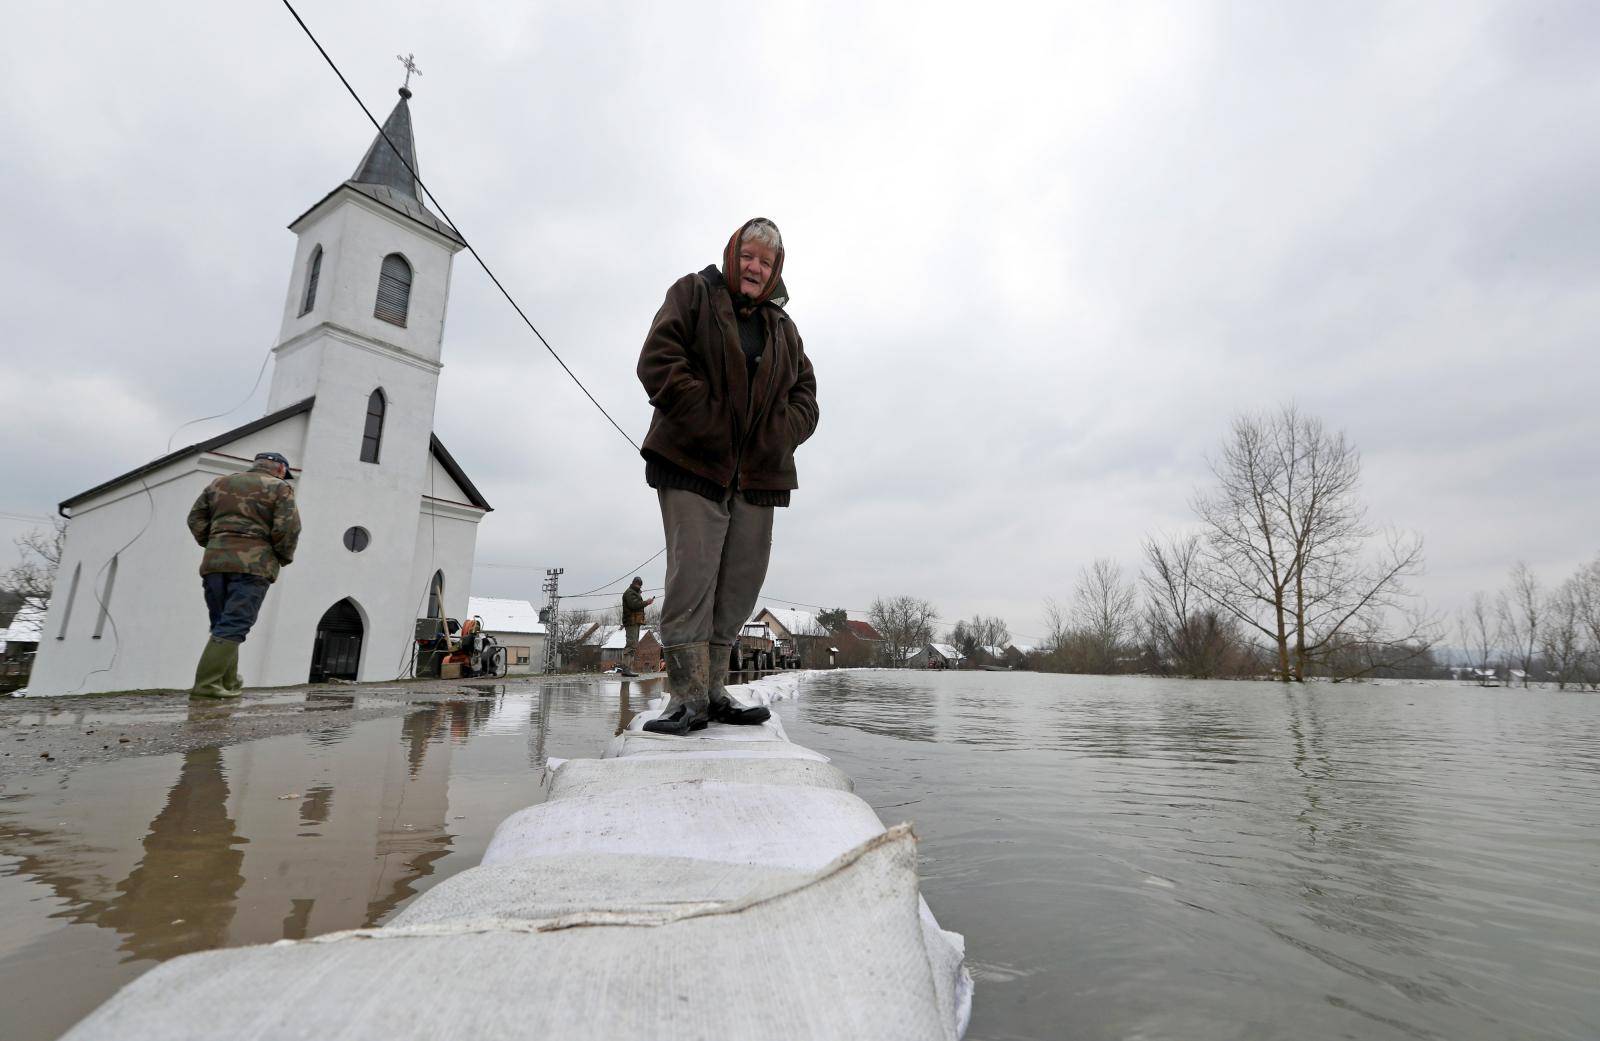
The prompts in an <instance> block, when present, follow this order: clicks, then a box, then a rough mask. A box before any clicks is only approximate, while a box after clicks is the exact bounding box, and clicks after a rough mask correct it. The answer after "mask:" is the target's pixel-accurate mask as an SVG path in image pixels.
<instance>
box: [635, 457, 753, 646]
mask: <svg viewBox="0 0 1600 1041" xmlns="http://www.w3.org/2000/svg"><path fill="white" fill-rule="evenodd" d="M656 497H657V498H658V499H660V501H661V524H662V528H663V529H664V530H665V531H666V536H667V588H666V594H665V595H666V602H665V604H664V605H663V606H662V608H661V643H662V644H663V646H667V647H677V646H681V645H683V644H691V643H715V644H722V645H723V646H724V647H726V646H729V645H731V644H733V643H734V642H735V641H736V640H738V638H739V629H740V627H742V626H743V625H744V623H745V622H747V621H749V620H750V612H751V611H753V610H755V606H756V598H757V597H758V596H760V595H761V583H762V582H763V581H765V580H766V577H767V558H768V557H769V556H771V554H772V510H773V508H772V507H771V506H752V505H750V504H749V503H747V502H745V501H744V498H743V497H742V496H739V495H735V496H733V497H732V498H730V499H728V500H727V501H725V502H712V501H711V500H710V499H707V498H705V497H704V496H702V495H696V494H695V493H694V492H690V491H684V490H682V489H679V488H662V489H660V490H658V491H657V492H656Z"/></svg>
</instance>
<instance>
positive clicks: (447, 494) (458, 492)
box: [423, 452, 472, 505]
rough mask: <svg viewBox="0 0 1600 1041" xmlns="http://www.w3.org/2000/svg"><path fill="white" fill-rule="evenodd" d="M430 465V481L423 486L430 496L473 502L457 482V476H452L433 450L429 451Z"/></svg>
mask: <svg viewBox="0 0 1600 1041" xmlns="http://www.w3.org/2000/svg"><path fill="white" fill-rule="evenodd" d="M428 466H429V469H428V483H427V484H426V485H424V486H423V490H424V491H425V492H426V493H427V494H428V495H429V496H431V497H432V498H435V499H443V500H445V501H446V502H454V503H460V504H462V505H469V504H470V503H471V501H472V500H471V498H470V497H469V496H468V495H467V493H466V491H465V490H464V489H463V488H462V487H461V486H460V485H459V484H457V483H456V481H455V478H453V477H451V476H450V471H448V470H446V469H445V468H444V466H443V465H441V464H440V462H439V457H438V456H436V455H434V454H433V453H432V452H429V453H428Z"/></svg>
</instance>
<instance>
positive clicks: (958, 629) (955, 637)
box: [950, 614, 1011, 659]
mask: <svg viewBox="0 0 1600 1041" xmlns="http://www.w3.org/2000/svg"><path fill="white" fill-rule="evenodd" d="M1010 642H1011V629H1010V627H1009V626H1007V625H1006V621H1005V619H1004V618H998V617H997V618H985V617H984V616H983V615H981V614H977V615H973V616H972V620H971V621H961V622H957V623H956V624H955V628H953V629H951V630H950V643H951V644H953V645H954V646H955V648H956V650H958V651H960V652H961V653H962V654H965V655H966V656H967V657H968V658H974V657H975V656H976V655H977V654H978V652H979V651H982V652H984V653H985V654H988V655H989V656H990V657H993V658H996V659H999V658H1001V657H1003V656H1004V653H1005V645H1006V644H1007V643H1010ZM990 647H993V648H996V652H991V651H989V648H990ZM997 652H998V653H997Z"/></svg>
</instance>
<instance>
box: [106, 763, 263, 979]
mask: <svg viewBox="0 0 1600 1041" xmlns="http://www.w3.org/2000/svg"><path fill="white" fill-rule="evenodd" d="M245 843H246V840H245V839H242V838H240V836H239V833H238V829H237V826H236V825H235V823H234V820H233V818H232V817H231V816H229V814H228V782H227V779H226V778H225V777H224V776H223V773H222V750H221V749H219V748H200V749H196V750H194V751H192V752H186V753H184V755H183V767H182V769H181V770H180V771H179V773H178V780H177V783H175V784H174V785H173V786H172V790H171V791H170V792H168V793H167V803H166V805H165V806H163V807H162V808H161V812H160V813H158V814H156V818H155V820H153V821H151V822H150V831H149V834H147V835H146V836H145V838H144V843H143V846H144V856H143V857H142V858H141V859H140V860H139V863H138V865H137V866H136V867H135V868H134V869H133V871H131V872H130V873H129V874H128V877H127V878H125V879H123V880H122V881H121V882H119V883H118V884H117V887H116V895H115V896H114V897H113V898H112V899H111V901H110V902H109V903H108V904H107V905H106V906H105V907H104V909H103V910H102V911H101V912H100V913H99V914H98V915H97V916H96V917H95V918H94V919H93V920H94V921H95V923H96V924H97V925H102V926H105V927H106V928H109V929H115V930H116V931H117V932H118V933H121V934H122V936H123V942H122V945H121V949H122V950H124V951H127V952H128V954H129V956H130V957H132V958H155V959H157V960H161V959H165V958H171V957H173V956H174V955H178V954H185V953H187V952H189V951H199V950H206V949H208V948H211V947H221V946H223V945H224V944H225V943H226V942H227V939H228V930H229V928H230V927H231V926H232V924H233V918H234V906H235V904H236V902H237V900H238V896H239V890H241V889H242V888H244V874H243V871H242V869H243V867H244V858H245V854H244V850H243V849H242V848H241V847H243V846H244V845H245Z"/></svg>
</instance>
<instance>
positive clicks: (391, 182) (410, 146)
mask: <svg viewBox="0 0 1600 1041" xmlns="http://www.w3.org/2000/svg"><path fill="white" fill-rule="evenodd" d="M410 96H411V92H410V91H409V90H404V89H402V90H401V91H400V100H399V101H397V102H395V106H394V111H393V112H390V113H389V118H388V119H386V120H384V121H383V133H381V134H379V135H378V136H377V137H375V138H373V139H372V145H371V147H369V148H368V149H367V154H366V155H364V156H362V157H361V165H360V166H357V167H356V172H355V173H353V174H351V175H350V180H352V181H354V182H355V183H356V184H376V185H386V186H388V187H390V188H393V189H394V190H395V191H397V192H399V193H400V194H401V195H406V196H409V197H411V198H412V199H418V198H420V197H421V195H422V193H421V192H419V191H418V190H417V182H416V179H415V178H414V177H413V176H412V174H415V173H420V172H421V168H420V167H418V166H417V144H416V141H415V139H414V138H413V137H412V136H411V109H410V107H409V106H408V105H407V104H406V99H407V98H409V97H410ZM391 143H392V147H391ZM396 148H398V149H399V150H400V152H399V154H398V155H397V154H395V149H396ZM407 166H409V167H410V169H409V170H408V169H406V167H407Z"/></svg>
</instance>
